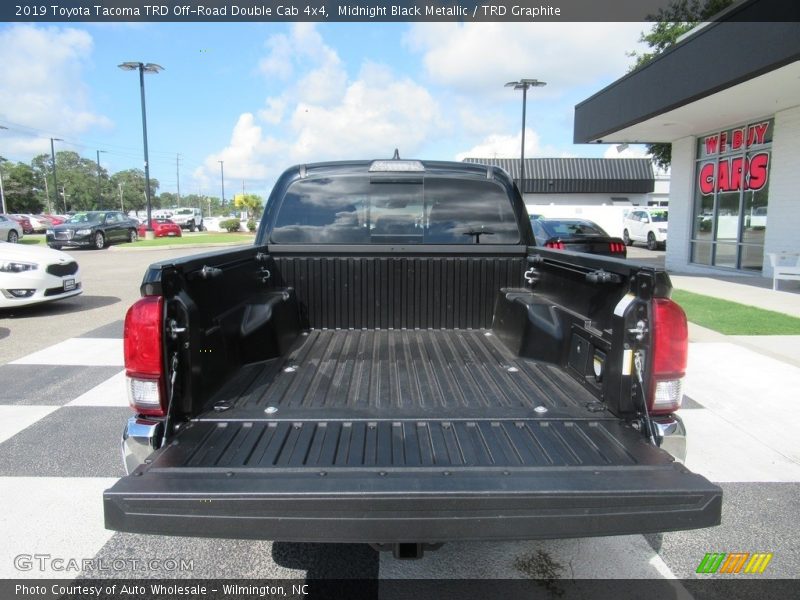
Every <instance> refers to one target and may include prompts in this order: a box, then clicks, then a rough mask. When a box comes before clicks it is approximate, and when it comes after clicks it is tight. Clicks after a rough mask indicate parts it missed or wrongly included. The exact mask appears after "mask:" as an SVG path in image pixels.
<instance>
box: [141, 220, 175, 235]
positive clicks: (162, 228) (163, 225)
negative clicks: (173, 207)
mask: <svg viewBox="0 0 800 600" xmlns="http://www.w3.org/2000/svg"><path fill="white" fill-rule="evenodd" d="M150 223H152V225H153V232H154V233H155V234H156V237H181V228H180V226H179V225H178V224H177V223H175V222H174V221H172V220H170V219H151V220H150ZM144 234H145V224H144V223H141V224H140V225H139V237H140V238H143V237H144Z"/></svg>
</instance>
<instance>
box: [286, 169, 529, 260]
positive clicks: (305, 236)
mask: <svg viewBox="0 0 800 600" xmlns="http://www.w3.org/2000/svg"><path fill="white" fill-rule="evenodd" d="M271 241H272V242H273V243H278V244H514V243H517V242H519V228H518V226H517V222H516V219H515V216H514V211H513V209H512V205H511V201H510V199H509V197H508V195H507V194H506V191H505V189H504V188H503V187H502V186H500V185H498V184H496V183H494V182H491V181H488V180H487V181H477V180H470V179H454V178H447V177H435V176H424V177H422V176H420V177H408V176H406V177H391V176H385V175H381V176H350V177H328V178H326V177H319V178H313V179H303V180H299V181H296V182H294V183H293V184H292V185H291V186H290V187H289V189H288V190H287V192H286V194H285V196H284V198H283V201H282V203H281V205H280V207H279V208H278V213H277V215H276V217H275V221H274V225H273V228H272V234H271Z"/></svg>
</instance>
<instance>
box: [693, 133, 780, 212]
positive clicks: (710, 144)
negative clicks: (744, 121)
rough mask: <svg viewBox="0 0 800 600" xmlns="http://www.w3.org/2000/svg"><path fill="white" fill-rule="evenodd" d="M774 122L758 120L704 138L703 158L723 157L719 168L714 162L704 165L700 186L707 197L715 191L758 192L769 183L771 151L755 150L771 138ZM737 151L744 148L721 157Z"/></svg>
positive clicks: (701, 147) (702, 141)
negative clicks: (735, 154)
mask: <svg viewBox="0 0 800 600" xmlns="http://www.w3.org/2000/svg"><path fill="white" fill-rule="evenodd" d="M771 124H772V121H763V122H761V123H754V124H752V125H747V126H745V127H740V128H738V129H730V130H728V131H722V132H720V133H715V134H713V135H708V136H706V137H705V138H703V139H702V140H701V145H700V154H701V158H707V157H708V158H710V157H712V156H720V158H719V161H718V163H716V164H718V165H719V166H718V167H717V168H716V169H715V163H714V162H706V163H704V164H703V165H702V166H701V168H700V173H699V176H698V177H699V182H698V185H699V188H700V191H701V193H702V194H703V195H704V196H706V195H709V194H713V193H714V192H715V191H718V192H736V191H739V190H740V189H744V190H745V191H758V190H760V189H762V188H763V187H764V186H766V185H767V178H768V176H769V157H770V153H769V152H768V151H767V150H761V151H756V152H753V151H754V150H757V149H758V148H759V147H763V146H764V145H765V144H767V143H769V142H770V141H771V127H770V125H771ZM745 150H747V151H748V153H747V155H745V153H744V151H745ZM737 151H741V155H738V156H728V157H725V156H721V155H724V154H728V153H733V152H737Z"/></svg>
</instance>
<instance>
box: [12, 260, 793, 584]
mask: <svg viewBox="0 0 800 600" xmlns="http://www.w3.org/2000/svg"><path fill="white" fill-rule="evenodd" d="M196 252H199V250H196V249H188V248H183V249H180V250H148V251H126V250H124V249H122V248H119V249H116V248H115V249H111V250H104V251H74V252H72V254H73V256H74V257H75V258H76V259H77V260H78V262H79V264H80V266H81V272H82V276H83V287H84V293H83V295H81V296H78V297H75V298H71V299H68V300H65V301H62V302H58V303H53V304H48V305H42V306H39V307H32V308H28V309H20V310H18V311H14V312H5V313H0V382H2V385H0V530H2V531H3V532H4V538H5V539H4V543H3V545H2V549H0V578H15V577H24V578H38V577H68V578H72V577H77V576H89V577H110V576H114V577H143V576H165V577H200V578H223V577H224V578H237V577H241V578H255V577H259V578H295V577H300V578H324V577H336V578H348V577H357V578H381V579H391V578H422V579H425V578H473V579H474V578H479V579H495V578H507V579H517V578H522V579H524V578H531V577H537V576H539V577H541V576H542V574H543V573H550V574H551V575H552V576H553V577H555V578H579V579H582V578H614V579H617V578H621V579H642V578H644V579H670V578H675V577H677V578H679V579H680V578H686V579H691V578H696V577H702V576H698V575H696V574H695V569H696V568H697V566H698V564H699V563H700V561H701V560H702V559H703V557H704V555H705V554H706V553H710V552H753V553H755V552H769V553H772V554H773V559H772V562H771V563H770V565H769V567H768V569H767V570H766V571H765V573H764V574H763V575H761V576H760V577H772V578H779V577H781V578H796V577H797V576H798V573H800V546H799V545H798V544H797V540H798V539H800V523H798V521H797V515H798V514H800V443H797V442H795V441H793V439H794V436H792V435H790V434H789V433H788V432H786V431H781V419H780V411H781V410H796V408H795V409H792V401H791V398H790V393H791V394H796V390H797V389H798V387H800V369H798V368H797V367H796V366H793V365H789V364H786V363H781V362H779V361H776V360H773V359H771V358H767V357H765V356H763V355H759V354H757V353H756V352H754V351H752V350H749V349H746V348H743V347H741V346H737V345H735V344H733V343H730V344H727V343H721V342H715V343H706V344H703V343H693V344H692V348H691V354H690V367H689V376H688V378H687V382H686V388H685V393H686V396H687V400H686V406H685V409H684V410H683V411H682V413H683V417H684V419H685V421H686V424H687V428H688V430H689V435H690V441H689V460H688V461H687V466H688V467H689V468H690V469H692V470H693V471H695V472H698V473H701V474H704V475H706V476H707V477H709V478H710V479H711V480H713V481H715V482H719V483H720V484H721V486H722V487H723V489H724V493H725V500H724V508H723V524H722V525H721V526H719V527H716V528H711V529H706V530H699V531H689V532H676V533H665V534H660V535H652V536H641V535H634V536H622V537H608V538H591V539H578V540H554V541H540V542H514V543H480V544H478V543H474V544H448V545H445V546H444V547H442V548H441V549H440V550H438V551H436V552H431V553H428V554H426V555H425V557H424V558H423V559H422V560H418V561H408V562H406V561H396V560H394V559H392V558H391V556H388V555H383V554H378V553H376V552H374V551H373V550H371V549H370V548H369V547H366V546H352V545H348V546H338V545H314V544H289V543H282V542H275V543H273V542H269V541H260V542H252V541H241V540H216V539H211V540H209V539H192V538H167V537H159V536H146V535H133V534H123V533H115V532H111V531H107V530H105V529H104V527H103V522H102V502H101V494H102V491H103V490H104V489H106V488H107V487H109V486H110V485H111V484H112V483H113V482H114V481H115V479H116V478H118V477H120V476H122V475H123V470H122V466H121V461H120V456H119V447H118V444H119V434H120V432H121V429H122V426H123V423H124V421H125V420H126V419H127V417H128V415H129V414H130V411H129V409H128V408H127V407H126V401H125V398H124V391H123V387H122V378H121V371H122V356H121V347H122V346H121V336H122V319H123V318H124V315H125V311H126V309H127V307H128V306H129V305H130V304H131V303H132V302H133V301H134V300H135V299H136V298H137V297H138V295H139V292H138V288H139V283H140V281H141V277H142V275H143V273H144V271H145V268H146V266H147V265H148V264H149V263H151V262H155V261H158V260H165V259H169V258H171V257H177V256H181V255H185V254H193V253H196ZM640 253H641V254H643V257H642V258H644V260H645V261H649V260H653V261H656V262H657V261H658V260H661V261H662V264H663V252H651V251H648V250H646V249H644V248H641V249H640V248H636V247H634V248H633V249H632V251H631V252H630V254H629V256H630V258H632V259H638V258H639V256H638V255H639V254H640ZM790 390H794V391H793V392H790ZM774 433H777V435H773V434H774ZM34 554H47V555H50V556H51V557H53V558H64V559H69V558H74V559H77V560H79V561H80V560H83V559H90V560H95V561H98V560H99V559H103V558H104V559H107V560H108V561H112V562H113V561H116V563H117V566H119V564H120V561H121V560H122V561H123V562H124V563H125V565H126V566H125V567H124V568H122V569H116V568H115V569H113V570H97V569H95V568H89V569H83V568H81V569H78V570H77V572H74V571H69V570H67V571H64V570H58V569H56V568H54V566H53V564H52V561H51V562H49V563H47V564H46V565H45V564H44V563H38V564H37V563H34V564H33V565H32V566H31V565H30V564H28V563H25V562H24V561H23V562H22V563H20V561H19V558H18V557H19V556H20V555H22V556H29V555H34ZM144 559H156V561H161V563H158V562H157V563H156V564H151V565H150V567H151V568H148V569H145V570H142V569H141V564H140V561H142V560H144ZM181 559H182V560H184V561H189V562H190V563H191V564H190V567H191V568H188V567H189V565H186V566H187V568H186V569H170V568H168V567H169V566H171V565H172V563H171V562H169V561H175V560H181ZM95 564H97V563H95ZM26 565H27V567H26ZM28 567H30V568H28ZM154 569H155V570H154ZM159 569H161V571H159ZM705 577H708V576H705ZM717 577H721V576H717ZM731 577H734V576H731ZM737 577H740V578H744V577H749V576H744V575H739V576H737Z"/></svg>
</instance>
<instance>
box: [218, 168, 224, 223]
mask: <svg viewBox="0 0 800 600" xmlns="http://www.w3.org/2000/svg"><path fill="white" fill-rule="evenodd" d="M217 162H218V163H219V176H220V180H221V181H222V214H223V216H225V170H224V169H223V167H222V165H223V164H224V163H225V161H224V160H218V161H217Z"/></svg>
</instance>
